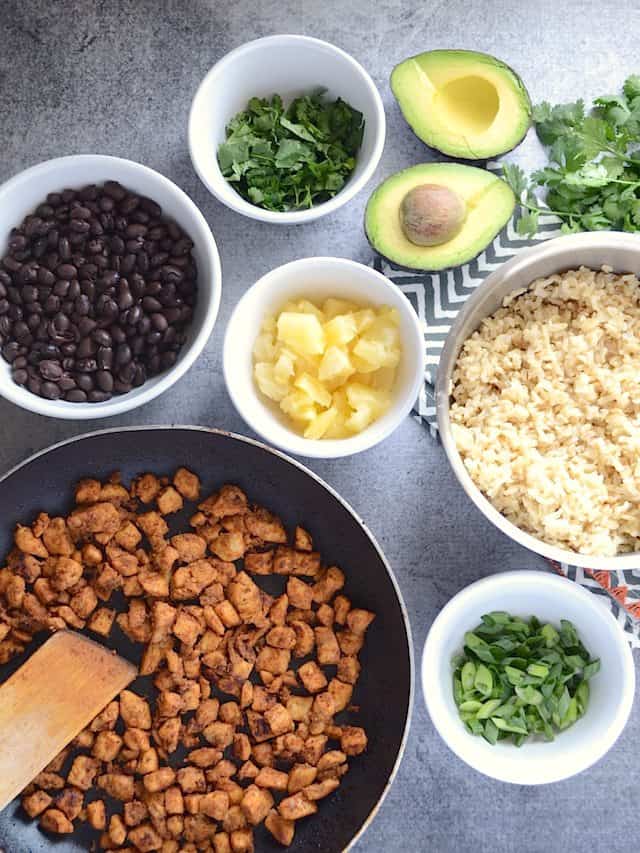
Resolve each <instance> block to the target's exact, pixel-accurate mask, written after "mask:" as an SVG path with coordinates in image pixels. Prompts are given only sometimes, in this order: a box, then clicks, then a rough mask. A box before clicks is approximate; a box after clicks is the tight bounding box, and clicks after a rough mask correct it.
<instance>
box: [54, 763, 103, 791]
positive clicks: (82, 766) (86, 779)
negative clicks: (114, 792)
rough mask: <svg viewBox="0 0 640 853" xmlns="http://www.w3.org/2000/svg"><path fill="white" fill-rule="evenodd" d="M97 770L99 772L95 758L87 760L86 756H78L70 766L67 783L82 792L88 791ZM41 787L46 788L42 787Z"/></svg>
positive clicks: (98, 764)
mask: <svg viewBox="0 0 640 853" xmlns="http://www.w3.org/2000/svg"><path fill="white" fill-rule="evenodd" d="M98 770H100V762H99V761H96V759H95V758H89V756H88V755H78V756H77V757H76V758H75V759H74V761H73V764H72V765H71V770H69V774H68V776H67V782H68V783H69V784H70V785H74V786H75V787H76V788H80V789H81V790H82V791H88V790H89V788H90V787H91V785H92V784H93V780H94V778H95V775H96V773H97V772H98ZM42 787H46V786H44V785H43V786H42Z"/></svg>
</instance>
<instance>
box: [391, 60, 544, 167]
mask: <svg viewBox="0 0 640 853" xmlns="http://www.w3.org/2000/svg"><path fill="white" fill-rule="evenodd" d="M391 89H392V90H393V94H394V95H395V96H396V99H397V101H398V104H399V105H400V109H401V110H402V114H403V115H404V117H405V119H406V120H407V122H408V123H409V125H410V126H411V128H412V129H413V131H414V133H415V134H416V135H417V136H418V137H419V138H420V139H422V141H423V142H426V144H427V145H429V146H430V147H431V148H435V149H437V150H438V151H442V153H443V154H448V155H449V156H451V157H458V158H462V159H465V160H486V159H487V158H489V157H495V156H497V155H498V154H504V153H505V152H506V151H510V150H511V149H512V148H515V146H516V145H518V144H519V143H520V142H522V140H523V139H524V137H525V135H526V133H527V130H528V129H529V125H530V123H531V100H530V98H529V94H528V92H527V90H526V89H525V87H524V85H523V83H522V80H521V79H520V78H519V77H518V75H517V74H516V73H515V71H513V70H512V69H511V68H509V66H508V65H505V64H504V62H500V60H499V59H495V58H494V57H493V56H489V55H488V54H486V53H476V52H475V51H471V50H430V51H428V52H426V53H420V54H418V55H417V56H412V57H411V58H410V59H405V61H404V62H401V63H400V64H399V65H396V67H395V68H394V69H393V71H392V72H391Z"/></svg>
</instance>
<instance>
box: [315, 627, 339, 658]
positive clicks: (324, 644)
mask: <svg viewBox="0 0 640 853" xmlns="http://www.w3.org/2000/svg"><path fill="white" fill-rule="evenodd" d="M314 633H315V638H316V655H317V658H318V663H319V664H320V665H321V666H332V665H335V664H337V663H338V661H339V660H340V646H339V645H338V640H337V638H336V635H335V634H334V633H333V631H332V630H331V628H326V627H325V626H324V625H320V626H319V627H318V628H316V629H315V631H314Z"/></svg>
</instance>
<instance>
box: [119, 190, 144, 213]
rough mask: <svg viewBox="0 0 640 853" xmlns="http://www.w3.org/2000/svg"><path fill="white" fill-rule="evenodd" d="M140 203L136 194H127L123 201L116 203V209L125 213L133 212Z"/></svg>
mask: <svg viewBox="0 0 640 853" xmlns="http://www.w3.org/2000/svg"><path fill="white" fill-rule="evenodd" d="M139 204H140V199H139V198H138V196H137V195H128V196H127V197H126V198H125V199H124V201H121V202H120V204H119V205H118V210H119V211H120V212H121V213H124V214H125V215H128V214H129V213H133V211H134V210H135V209H136V207H137V206H138V205H139Z"/></svg>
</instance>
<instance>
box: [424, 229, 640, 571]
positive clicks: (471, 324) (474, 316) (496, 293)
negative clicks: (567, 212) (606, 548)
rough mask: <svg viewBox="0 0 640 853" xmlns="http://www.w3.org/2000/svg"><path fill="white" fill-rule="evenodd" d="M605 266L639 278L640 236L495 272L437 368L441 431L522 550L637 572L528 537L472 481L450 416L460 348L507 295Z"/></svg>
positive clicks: (588, 239)
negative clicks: (541, 280)
mask: <svg viewBox="0 0 640 853" xmlns="http://www.w3.org/2000/svg"><path fill="white" fill-rule="evenodd" d="M603 264H607V265H608V266H610V267H611V268H612V269H613V270H614V271H615V272H619V273H629V272H631V273H633V274H634V275H636V276H640V239H638V235H637V234H625V233H622V232H613V231H591V232H586V233H582V234H568V235H566V236H564V237H557V238H555V239H554V240H547V241H546V242H544V243H539V244H538V245H537V246H531V247H530V248H527V249H522V250H521V251H520V252H518V254H517V255H516V256H515V257H513V258H511V260H509V261H507V262H506V263H504V264H502V265H501V266H500V267H498V269H496V270H495V271H494V272H492V273H491V275H490V276H488V278H486V279H485V281H483V283H482V284H481V285H480V287H478V288H477V289H476V290H475V291H474V292H473V293H472V294H471V296H470V297H469V298H468V299H467V301H466V302H465V304H464V306H463V307H462V309H461V311H460V312H459V314H458V316H457V317H456V319H455V322H454V323H453V325H452V327H451V329H450V331H449V334H448V335H447V339H446V341H445V344H444V347H443V349H442V355H441V357H440V363H439V365H438V376H437V379H436V401H437V404H436V408H437V413H438V430H439V433H440V437H441V439H442V445H443V447H444V449H445V453H446V454H447V458H448V459H449V462H450V464H451V467H452V468H453V471H454V473H455V475H456V477H457V478H458V480H459V482H460V484H461V485H462V488H463V489H464V490H465V492H466V493H467V495H468V496H469V497H470V498H471V500H472V501H473V502H474V504H475V505H476V506H477V507H478V509H479V510H480V511H481V512H482V513H483V514H484V515H485V516H486V517H487V518H488V519H489V521H491V522H492V523H493V524H495V526H496V527H498V528H499V529H500V530H502V532H503V533H505V534H506V535H507V536H509V537H511V539H514V540H515V541H516V542H518V543H519V544H520V545H524V546H525V547H526V548H529V549H530V550H531V551H536V552H537V553H538V554H542V555H543V556H545V557H548V558H549V559H551V560H556V561H557V562H558V563H569V564H570V565H574V566H584V567H586V568H588V569H598V570H601V571H613V570H615V569H635V568H637V567H638V565H640V553H629V554H616V555H615V556H611V557H594V556H593V555H591V554H583V553H578V552H576V551H569V550H566V549H563V548H559V547H558V546H557V545H551V544H549V543H548V542H543V541H542V540H541V539H538V537H537V536H532V535H531V534H530V533H526V532H525V531H524V530H521V529H520V528H519V527H516V525H515V524H513V523H512V522H511V521H509V520H508V519H507V518H506V517H505V516H504V515H502V513H500V512H499V511H498V510H497V509H496V508H495V507H494V506H493V504H492V503H491V502H490V501H489V500H488V499H487V498H486V497H485V496H484V494H483V493H482V492H481V491H480V489H479V488H478V487H477V486H476V484H475V483H474V482H473V480H472V479H471V476H470V475H469V472H468V471H467V469H466V467H465V465H464V463H463V461H462V459H461V457H460V454H459V452H458V448H457V447H456V443H455V441H454V439H453V433H452V430H451V419H450V416H449V406H450V402H451V401H450V390H451V381H452V377H453V372H454V370H455V365H456V362H457V360H458V354H459V352H460V349H461V348H462V346H463V344H464V342H465V341H466V340H467V338H468V337H469V336H470V335H471V334H472V333H473V332H474V331H475V330H476V329H477V328H478V326H479V325H480V323H481V322H482V320H483V319H484V318H485V317H488V316H489V315H491V314H493V313H494V312H495V311H496V310H497V309H498V308H499V307H500V306H501V305H502V302H503V300H504V298H505V296H507V294H508V293H511V292H512V291H513V290H520V289H521V288H526V287H528V285H530V284H531V283H532V282H533V281H535V280H536V279H537V278H544V277H546V276H549V275H552V274H553V273H557V272H563V271H565V270H570V269H576V268H577V267H580V266H585V267H591V268H592V269H600V267H601V266H602V265H603Z"/></svg>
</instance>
